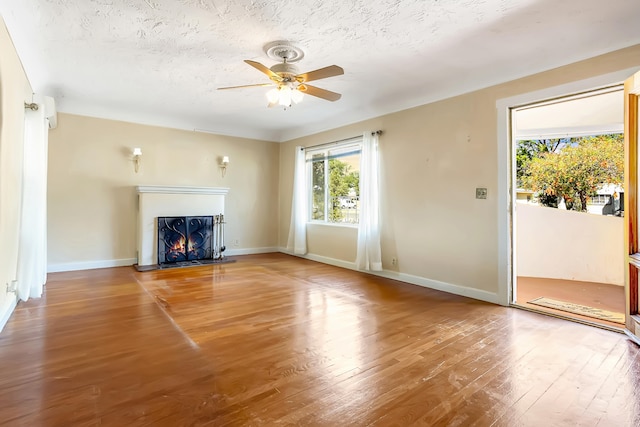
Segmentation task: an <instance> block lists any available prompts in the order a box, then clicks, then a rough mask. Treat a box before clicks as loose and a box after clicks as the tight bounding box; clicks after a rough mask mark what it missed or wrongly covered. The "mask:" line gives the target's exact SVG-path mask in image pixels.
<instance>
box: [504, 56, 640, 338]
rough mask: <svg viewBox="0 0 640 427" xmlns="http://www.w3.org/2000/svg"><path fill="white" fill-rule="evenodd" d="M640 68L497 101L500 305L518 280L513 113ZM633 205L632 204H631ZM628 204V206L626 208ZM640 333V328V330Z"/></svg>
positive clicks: (621, 77)
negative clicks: (515, 110) (516, 265)
mask: <svg viewBox="0 0 640 427" xmlns="http://www.w3.org/2000/svg"><path fill="white" fill-rule="evenodd" d="M639 68H640V67H634V68H628V69H625V70H621V71H616V72H613V73H608V74H603V75H600V76H596V77H591V78H588V79H585V80H579V81H575V82H570V83H566V84H562V85H558V86H553V87H550V88H546V89H541V90H537V91H534V92H528V93H524V94H520V95H516V96H512V97H509V98H503V99H499V100H497V101H496V109H497V119H498V123H497V133H498V135H497V144H498V147H497V153H498V197H497V205H498V206H497V207H498V295H497V300H498V303H499V304H502V305H505V306H509V305H512V304H513V302H514V300H513V297H514V295H513V292H512V290H513V288H512V287H513V284H514V283H515V278H516V269H515V265H514V260H515V259H516V258H515V235H514V232H515V224H514V221H515V215H514V211H513V210H514V209H515V197H516V195H515V177H514V176H513V170H514V167H515V156H514V155H513V153H512V150H513V144H512V141H513V138H512V135H511V132H512V129H511V109H512V108H516V107H520V106H523V105H527V104H533V103H536V102H542V101H544V100H547V99H552V98H558V97H564V96H569V95H572V94H578V93H581V92H588V91H592V90H597V89H600V88H603V87H607V86H611V85H615V84H622V83H624V81H625V80H626V79H627V78H628V77H629V76H631V75H633V74H634V73H635V72H637V71H638V69H639ZM629 204H630V203H629ZM626 205H627V203H625V208H626ZM638 262H639V264H638V265H639V267H640V258H639V259H638ZM639 332H640V327H639Z"/></svg>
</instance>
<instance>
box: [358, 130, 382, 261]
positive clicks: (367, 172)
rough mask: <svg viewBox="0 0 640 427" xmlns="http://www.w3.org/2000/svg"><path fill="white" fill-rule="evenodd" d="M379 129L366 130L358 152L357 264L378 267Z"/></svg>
mask: <svg viewBox="0 0 640 427" xmlns="http://www.w3.org/2000/svg"><path fill="white" fill-rule="evenodd" d="M378 157H379V156H378V133H377V132H374V133H371V132H365V134H364V135H363V136H362V153H361V154H360V222H359V224H358V246H357V248H358V249H357V250H358V252H357V256H356V267H357V268H358V269H360V270H369V271H381V270H382V250H381V248H380V204H379V200H380V173H379V163H380V162H379V158H378Z"/></svg>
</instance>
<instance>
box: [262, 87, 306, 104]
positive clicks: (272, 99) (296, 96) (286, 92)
mask: <svg viewBox="0 0 640 427" xmlns="http://www.w3.org/2000/svg"><path fill="white" fill-rule="evenodd" d="M266 95H267V100H268V101H269V106H275V105H281V106H283V107H291V105H292V104H299V103H300V102H302V98H304V94H303V93H302V92H300V91H299V90H297V89H296V88H295V87H291V86H289V85H286V84H283V85H280V86H278V87H276V88H273V89H271V90H270V91H268V92H267V93H266Z"/></svg>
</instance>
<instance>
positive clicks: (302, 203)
mask: <svg viewBox="0 0 640 427" xmlns="http://www.w3.org/2000/svg"><path fill="white" fill-rule="evenodd" d="M306 171H307V168H306V162H305V150H304V148H303V147H296V153H295V165H294V171H293V196H292V198H291V225H290V226H289V240H288V242H287V249H288V250H289V251H292V252H293V253H294V254H297V255H304V254H306V253H307V211H308V208H309V203H308V200H307V180H306Z"/></svg>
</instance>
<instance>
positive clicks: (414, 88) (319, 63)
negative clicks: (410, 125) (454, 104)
mask: <svg viewBox="0 0 640 427" xmlns="http://www.w3.org/2000/svg"><path fill="white" fill-rule="evenodd" d="M0 13H1V14H2V16H3V18H4V20H5V22H6V24H7V27H8V29H9V33H10V34H11V36H12V39H13V41H14V44H15V45H16V48H17V50H18V54H19V55H20V57H21V59H22V62H23V64H24V67H25V70H26V73H27V76H28V77H29V80H30V82H31V84H32V86H33V89H34V91H35V92H38V93H42V94H45V95H50V96H53V97H55V98H56V102H57V106H58V110H59V111H62V112H69V113H76V114H82V115H89V116H96V117H105V118H112V119H118V120H125V121H130V122H138V123H147V124H155V125H162V126H168V127H177V128H182V129H191V130H193V129H198V130H205V131H210V132H214V133H220V134H226V135H237V136H245V137H250V138H259V139H266V140H273V141H283V140H288V139H291V138H293V137H298V136H303V135H307V134H311V133H315V132H318V131H321V130H325V129H330V128H334V127H337V126H340V125H344V124H348V123H353V122H355V121H359V120H363V119H367V118H371V117H375V116H379V115H381V114H385V113H388V112H392V111H398V110H401V109H405V108H409V107H413V106H416V105H420V104H424V103H427V102H430V101H433V100H437V99H442V98H446V97H449V96H452V95H457V94H461V93H465V92H469V91H472V90H475V89H479V88H482V87H487V86H490V85H492V84H496V83H500V82H504V81H508V80H512V79H515V78H518V77H522V76H525V75H530V74H533V73H536V72H539V71H543V70H547V69H550V68H554V67H557V66H560V65H564V64H568V63H571V62H575V61H578V60H581V59H585V58H588V57H592V56H595V55H599V54H602V53H606V52H609V51H613V50H616V49H620V48H623V47H627V46H631V45H634V44H638V43H640V31H639V30H638V22H640V1H638V0H607V1H606V2H605V1H602V0H563V1H558V0H324V1H323V0H271V1H270V0H226V1H223V0H76V1H71V0H20V1H17V0H0ZM274 40H290V41H292V42H294V43H296V44H297V45H299V46H300V47H302V49H303V50H304V52H305V57H304V59H302V60H301V61H300V62H298V63H297V65H298V67H299V68H300V70H302V71H311V70H315V69H317V68H321V67H325V66H328V65H332V64H336V65H339V66H341V67H343V68H344V70H345V74H344V75H342V76H337V77H331V78H328V79H325V80H319V81H317V82H314V85H316V86H318V87H321V88H325V89H329V90H331V91H335V92H339V93H342V95H343V96H342V99H340V100H339V101H337V102H328V101H325V100H322V99H318V98H313V97H311V96H306V97H305V99H304V101H303V102H302V103H301V104H298V105H294V106H293V107H292V108H289V109H287V110H286V111H285V110H283V109H282V108H267V107H266V104H267V101H266V98H265V92H266V90H267V88H263V87H254V88H245V89H237V90H229V91H218V90H216V88H218V87H223V86H235V85H244V84H253V83H267V82H268V78H267V77H266V76H265V75H264V74H261V73H260V72H259V71H257V70H256V69H254V68H252V67H250V66H248V65H247V64H245V63H244V62H243V60H244V59H251V60H255V61H258V62H261V63H263V64H265V65H267V66H271V65H273V64H275V61H273V60H271V59H269V58H268V57H267V56H266V55H265V53H264V51H263V46H264V45H265V44H267V43H268V42H271V41H274Z"/></svg>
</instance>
